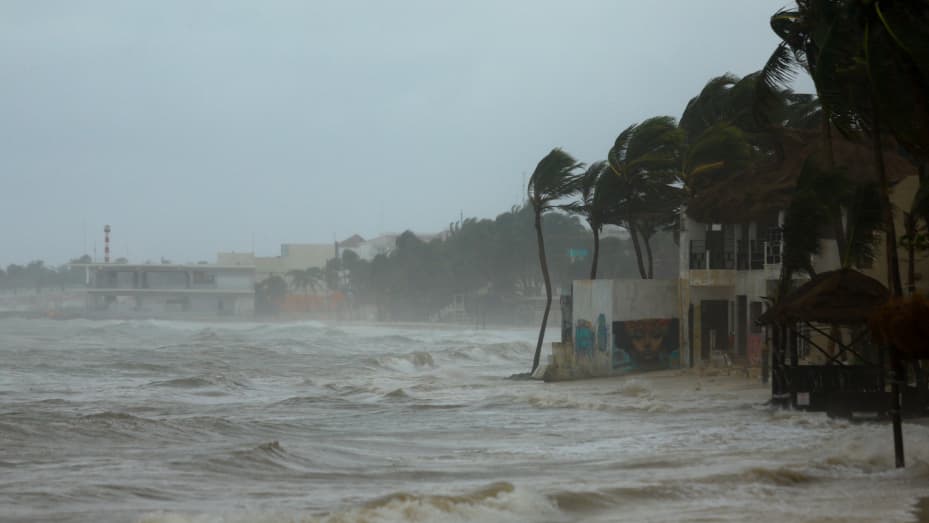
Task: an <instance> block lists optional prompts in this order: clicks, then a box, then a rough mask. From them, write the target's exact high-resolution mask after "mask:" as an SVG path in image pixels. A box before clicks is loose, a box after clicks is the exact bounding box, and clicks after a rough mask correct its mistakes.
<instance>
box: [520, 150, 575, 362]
mask: <svg viewBox="0 0 929 523" xmlns="http://www.w3.org/2000/svg"><path fill="white" fill-rule="evenodd" d="M582 167H583V164H582V163H580V162H578V161H577V160H575V159H574V158H573V157H572V156H571V155H570V154H568V153H566V152H564V151H563V150H561V149H559V148H556V149H552V151H551V152H550V153H548V154H547V155H545V157H544V158H542V159H541V160H540V161H539V163H538V165H536V168H535V171H533V173H532V176H531V177H530V178H529V185H528V186H527V188H526V192H527V197H528V201H529V204H530V205H531V206H532V210H533V212H534V214H535V232H536V241H537V242H538V247H539V266H540V267H541V269H542V279H543V281H544V282H545V312H544V313H543V314H542V325H541V326H540V327H539V341H538V342H537V343H536V347H535V355H534V356H533V358H532V371H531V372H535V370H536V369H537V368H538V366H539V359H540V358H541V355H542V343H543V341H544V340H545V327H546V324H547V323H548V313H549V311H550V310H551V308H552V282H551V279H550V277H549V274H548V261H547V260H546V257H545V240H544V239H543V237H542V213H544V212H545V211H547V210H549V209H552V208H554V207H555V206H556V205H555V204H556V202H557V201H558V200H560V199H562V198H564V197H566V196H567V195H569V194H571V192H572V190H573V188H574V186H575V184H576V182H575V176H576V174H575V171H576V170H577V169H579V168H582Z"/></svg>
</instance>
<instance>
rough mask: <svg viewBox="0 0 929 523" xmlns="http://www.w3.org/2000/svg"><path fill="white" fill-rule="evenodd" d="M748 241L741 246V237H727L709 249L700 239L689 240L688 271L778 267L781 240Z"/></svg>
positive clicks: (781, 254)
mask: <svg viewBox="0 0 929 523" xmlns="http://www.w3.org/2000/svg"><path fill="white" fill-rule="evenodd" d="M748 243H749V244H748V245H747V246H745V245H744V242H742V241H730V242H726V244H725V245H721V246H719V248H717V249H712V248H709V246H707V243H706V241H704V240H691V241H690V253H689V254H690V256H689V265H688V268H689V269H690V270H692V271H694V270H700V271H760V270H770V269H771V268H772V267H780V264H781V259H782V256H783V249H784V244H783V241H781V240H780V239H775V240H769V241H763V242H759V241H756V240H752V241H750V242H748ZM746 247H747V248H746Z"/></svg>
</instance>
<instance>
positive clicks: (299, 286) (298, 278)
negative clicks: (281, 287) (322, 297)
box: [287, 267, 323, 307]
mask: <svg viewBox="0 0 929 523" xmlns="http://www.w3.org/2000/svg"><path fill="white" fill-rule="evenodd" d="M287 277H288V278H290V285H291V286H292V287H293V288H294V290H302V291H303V294H304V295H305V296H308V295H309V292H308V291H309V290H314V291H315V290H318V289H319V288H320V286H321V284H322V282H323V271H322V269H320V268H319V267H308V268H306V269H303V270H300V269H294V270H291V271H287ZM304 306H305V307H309V304H308V303H305V304H304Z"/></svg>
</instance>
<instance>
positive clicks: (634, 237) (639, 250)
mask: <svg viewBox="0 0 929 523" xmlns="http://www.w3.org/2000/svg"><path fill="white" fill-rule="evenodd" d="M627 225H628V228H629V237H630V238H632V248H633V249H634V250H635V261H636V263H638V265H639V275H641V276H642V279H643V280H647V279H648V273H646V272H645V264H644V263H643V262H642V247H641V246H640V245H639V237H638V236H637V235H636V232H635V225H633V224H632V222H629V223H628V224H627Z"/></svg>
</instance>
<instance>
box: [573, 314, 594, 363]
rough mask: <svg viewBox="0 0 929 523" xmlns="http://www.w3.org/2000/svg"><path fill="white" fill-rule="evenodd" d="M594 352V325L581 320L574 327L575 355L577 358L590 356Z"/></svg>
mask: <svg viewBox="0 0 929 523" xmlns="http://www.w3.org/2000/svg"><path fill="white" fill-rule="evenodd" d="M593 350H594V329H593V325H591V324H590V322H589V321H587V320H585V319H579V320H577V322H576V325H575V327H574V353H575V355H577V356H589V355H590V354H592V353H593Z"/></svg>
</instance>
